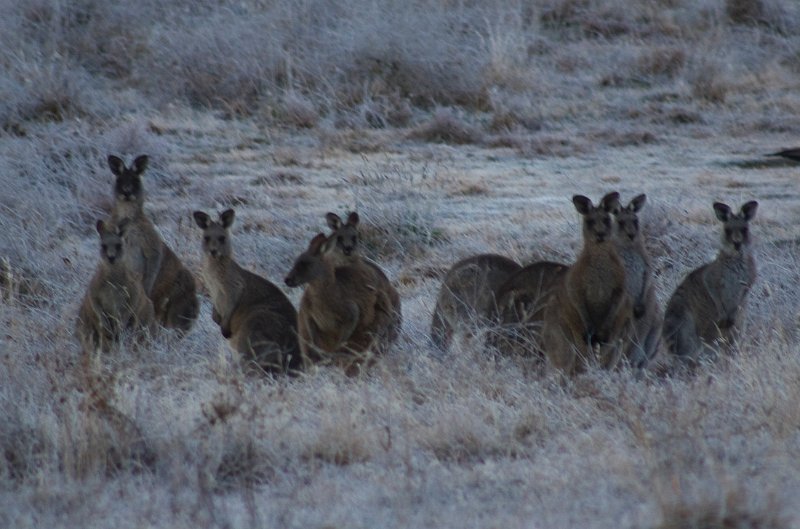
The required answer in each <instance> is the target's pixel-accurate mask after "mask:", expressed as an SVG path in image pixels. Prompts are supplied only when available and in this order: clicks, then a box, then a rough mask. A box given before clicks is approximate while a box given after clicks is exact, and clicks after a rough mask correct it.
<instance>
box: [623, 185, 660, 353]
mask: <svg viewBox="0 0 800 529" xmlns="http://www.w3.org/2000/svg"><path fill="white" fill-rule="evenodd" d="M646 201H647V195H644V194H641V195H637V196H636V197H634V198H633V199H632V200H631V201H630V203H629V204H628V205H627V206H625V207H620V209H619V210H618V211H617V214H616V218H617V237H616V239H615V243H616V246H617V253H619V256H620V258H622V264H623V266H624V267H625V283H626V285H627V289H628V295H629V296H630V297H631V301H632V303H633V333H632V339H631V341H630V343H629V344H628V346H627V347H626V349H625V357H626V359H627V361H628V362H629V363H630V365H631V366H633V367H636V368H644V367H645V366H646V365H647V363H648V362H649V361H650V360H652V359H653V357H654V356H655V354H656V352H657V351H658V347H659V344H660V343H661V320H662V314H661V310H660V309H659V307H658V302H657V300H656V289H655V285H654V284H653V271H652V270H653V267H652V264H651V261H650V254H649V253H648V252H647V249H646V248H645V245H644V237H643V236H642V232H641V230H640V229H639V215H638V213H639V211H641V209H642V207H644V204H645V202H646Z"/></svg>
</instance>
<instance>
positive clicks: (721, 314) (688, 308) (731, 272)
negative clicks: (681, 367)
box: [664, 200, 758, 363]
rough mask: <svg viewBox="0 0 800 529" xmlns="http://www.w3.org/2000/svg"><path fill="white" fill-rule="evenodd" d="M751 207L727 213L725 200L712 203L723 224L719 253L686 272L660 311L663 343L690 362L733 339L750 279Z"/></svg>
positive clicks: (752, 264)
mask: <svg viewBox="0 0 800 529" xmlns="http://www.w3.org/2000/svg"><path fill="white" fill-rule="evenodd" d="M757 208H758V202H756V201H754V200H753V201H750V202H747V203H746V204H744V205H743V206H742V208H741V210H740V211H739V213H733V212H732V211H731V208H730V206H728V205H727V204H723V203H721V202H715V203H714V213H715V214H716V216H717V218H718V219H719V220H720V221H722V228H723V229H722V247H721V248H720V251H719V254H717V258H716V259H715V260H714V261H712V262H710V263H707V264H705V265H703V266H701V267H700V268H697V269H695V270H694V271H692V272H691V273H689V274H688V275H687V276H686V278H685V279H684V280H683V282H681V284H680V285H678V288H676V289H675V292H674V293H673V294H672V297H671V298H670V300H669V303H668V304H667V310H666V312H665V315H664V341H665V342H666V344H667V347H668V348H669V351H670V352H671V353H672V354H674V355H676V356H677V357H678V358H680V359H681V360H684V361H686V362H688V363H693V362H695V361H696V360H698V359H699V358H700V357H701V356H705V355H708V356H710V357H712V358H713V356H714V355H715V346H717V345H730V344H731V343H732V342H733V341H734V340H735V338H736V334H737V333H736V331H737V327H738V326H739V323H740V320H741V317H742V309H743V305H744V302H745V298H746V297H747V293H748V291H749V290H750V287H751V286H752V285H753V283H754V282H755V280H756V264H755V259H754V258H753V254H752V250H751V247H750V233H749V231H748V224H749V222H750V221H751V220H753V217H755V215H756V209H757Z"/></svg>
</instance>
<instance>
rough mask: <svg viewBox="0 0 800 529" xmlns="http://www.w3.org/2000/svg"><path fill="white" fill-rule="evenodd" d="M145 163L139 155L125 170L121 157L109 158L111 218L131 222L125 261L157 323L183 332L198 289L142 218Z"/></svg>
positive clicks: (192, 314)
mask: <svg viewBox="0 0 800 529" xmlns="http://www.w3.org/2000/svg"><path fill="white" fill-rule="evenodd" d="M147 160H148V158H147V156H144V155H142V156H139V157H138V158H136V159H135V160H134V161H133V163H132V164H131V166H130V167H128V166H126V165H125V162H123V161H122V160H121V159H120V158H118V157H116V156H113V155H111V156H109V157H108V165H109V167H110V168H111V172H112V173H113V174H114V176H116V180H115V182H114V198H115V200H114V210H113V212H112V219H113V220H114V221H115V222H119V221H121V220H123V219H126V220H128V221H130V224H129V226H128V228H127V229H126V232H125V242H126V245H127V246H128V251H127V252H126V254H125V261H126V263H127V265H128V267H129V268H130V269H131V270H132V271H133V272H134V273H136V274H138V275H139V276H140V277H141V278H142V279H141V280H142V285H143V286H144V290H145V292H146V293H147V295H148V297H150V299H151V300H152V301H153V310H154V311H155V315H156V320H157V321H158V322H159V323H160V324H161V325H163V326H165V327H172V328H175V329H178V330H180V331H182V332H186V331H188V330H189V329H191V327H192V325H193V324H194V320H196V319H197V315H198V313H199V310H200V305H199V302H198V300H197V287H196V285H195V282H194V277H193V276H192V274H191V273H190V272H189V271H188V270H187V269H186V267H184V266H183V264H182V263H181V262H180V260H179V259H178V257H177V256H176V255H175V254H174V253H173V252H172V250H170V248H169V247H168V246H167V245H166V244H165V243H164V241H163V240H161V236H160V235H159V234H158V232H157V231H156V228H155V226H153V223H152V222H151V221H150V219H149V218H147V215H145V212H144V187H143V186H142V173H144V170H145V169H146V168H147Z"/></svg>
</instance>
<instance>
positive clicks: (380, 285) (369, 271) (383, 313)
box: [325, 211, 403, 341]
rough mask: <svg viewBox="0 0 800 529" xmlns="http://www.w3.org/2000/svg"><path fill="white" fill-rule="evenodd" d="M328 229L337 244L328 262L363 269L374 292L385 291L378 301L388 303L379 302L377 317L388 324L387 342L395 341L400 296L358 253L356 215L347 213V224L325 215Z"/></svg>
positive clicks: (377, 267) (357, 220)
mask: <svg viewBox="0 0 800 529" xmlns="http://www.w3.org/2000/svg"><path fill="white" fill-rule="evenodd" d="M325 220H326V221H327V223H328V227H329V228H330V229H331V230H332V232H331V234H330V235H329V236H328V238H329V239H333V240H335V241H336V250H337V251H335V252H331V259H332V260H333V262H334V264H335V265H336V266H340V265H343V266H356V267H361V268H362V269H364V274H365V275H367V276H371V280H370V284H371V285H373V286H374V287H375V288H376V289H378V290H380V291H383V292H385V294H386V295H385V296H379V298H378V301H379V302H382V301H388V304H384V303H379V305H378V306H377V307H376V310H377V317H378V318H379V319H385V320H386V321H387V322H388V336H389V339H390V341H394V340H396V339H397V336H398V335H399V334H400V327H401V325H402V323H403V313H402V307H401V303H400V294H399V293H398V292H397V289H396V288H394V285H392V283H391V281H389V278H388V277H386V274H385V273H384V272H383V270H381V267H380V266H378V265H377V264H376V263H375V262H373V261H372V260H370V259H367V258H365V257H363V256H361V254H360V252H359V251H358V223H359V221H360V219H359V216H358V213H356V212H355V211H353V212H350V213H349V214H348V216H347V221H346V222H343V221H342V219H341V218H340V217H339V215H337V214H336V213H331V212H328V213H327V214H326V215H325Z"/></svg>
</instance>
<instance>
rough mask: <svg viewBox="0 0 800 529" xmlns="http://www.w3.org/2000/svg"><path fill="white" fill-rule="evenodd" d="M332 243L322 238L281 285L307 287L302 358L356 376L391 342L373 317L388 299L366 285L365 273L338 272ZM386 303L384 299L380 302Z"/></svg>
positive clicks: (301, 315) (344, 268)
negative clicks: (342, 369)
mask: <svg viewBox="0 0 800 529" xmlns="http://www.w3.org/2000/svg"><path fill="white" fill-rule="evenodd" d="M335 246H336V243H335V241H334V240H333V239H329V238H327V237H325V235H324V234H322V233H320V234H317V236H316V237H314V238H313V239H312V240H311V242H310V243H309V245H308V248H307V249H306V251H304V252H303V253H302V254H300V256H299V257H298V258H297V259H296V260H295V262H294V265H293V266H292V269H291V270H290V271H289V274H288V275H287V276H286V279H285V282H286V284H287V285H288V286H290V287H297V286H300V285H303V284H306V285H307V286H306V289H305V291H304V292H303V297H302V298H301V300H300V309H299V311H298V324H297V327H298V333H299V337H300V349H301V351H302V353H303V356H304V358H308V359H311V360H312V361H319V362H323V363H332V364H336V365H339V366H341V367H342V368H344V370H345V372H347V373H348V374H356V373H358V372H359V371H360V369H361V368H362V366H364V365H365V364H368V363H369V362H370V361H371V359H372V355H373V354H375V353H378V354H380V353H382V352H384V351H385V350H386V349H387V348H388V347H389V346H390V345H391V343H392V341H393V340H394V336H393V335H392V331H391V326H390V322H389V321H387V320H386V319H385V318H382V317H381V316H380V314H378V313H377V310H378V309H377V308H378V307H379V306H386V305H387V304H388V300H386V299H385V296H386V293H385V292H383V291H381V290H380V289H378V288H375V286H374V285H372V284H371V283H370V279H371V278H370V277H368V276H365V274H364V271H363V268H362V267H358V266H350V265H341V264H339V265H338V266H337V263H336V260H335V259H334V258H332V257H331V253H332V252H334V251H335ZM381 297H384V299H381Z"/></svg>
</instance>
